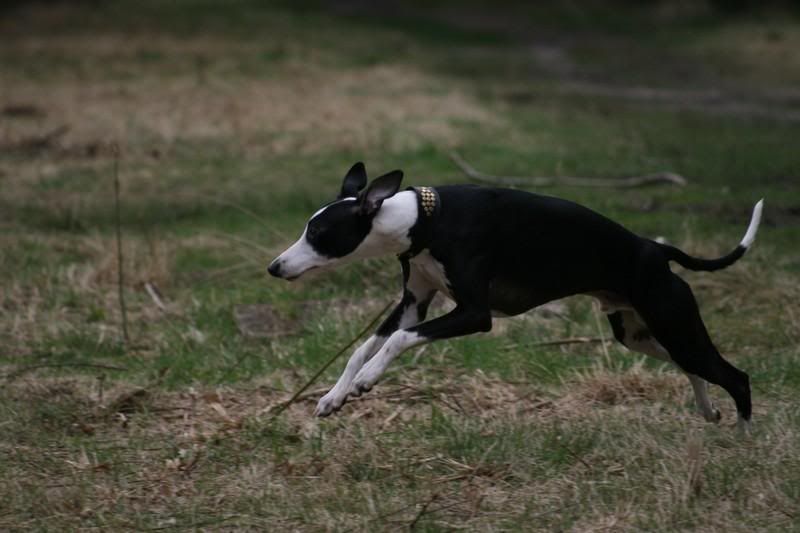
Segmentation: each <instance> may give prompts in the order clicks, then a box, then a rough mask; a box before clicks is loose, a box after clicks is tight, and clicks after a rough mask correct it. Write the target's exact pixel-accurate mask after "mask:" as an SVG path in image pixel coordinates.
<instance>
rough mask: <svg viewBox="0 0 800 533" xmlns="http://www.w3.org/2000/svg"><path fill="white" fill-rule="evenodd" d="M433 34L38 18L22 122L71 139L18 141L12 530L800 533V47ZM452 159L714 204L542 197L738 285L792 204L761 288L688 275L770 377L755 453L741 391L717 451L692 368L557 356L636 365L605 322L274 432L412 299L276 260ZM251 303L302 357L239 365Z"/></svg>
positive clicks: (272, 7)
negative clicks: (274, 269)
mask: <svg viewBox="0 0 800 533" xmlns="http://www.w3.org/2000/svg"><path fill="white" fill-rule="evenodd" d="M424 8H425V9H424V10H422V8H421V7H420V6H417V5H416V4H409V5H404V7H396V8H393V9H394V10H392V9H389V8H388V7H367V6H364V7H363V8H359V9H352V10H348V9H347V8H344V7H341V6H339V7H336V6H334V7H331V6H330V5H328V4H327V3H322V2H305V1H304V2H301V3H286V2H279V3H270V4H264V3H261V2H251V1H244V0H240V1H236V2H233V3H225V4H224V5H223V4H220V3H217V2H205V1H199V0H181V1H178V2H170V3H163V2H144V3H141V2H140V3H137V4H136V5H135V6H134V5H133V4H132V3H130V2H115V3H104V4H99V5H97V6H91V9H89V8H87V7H85V6H82V5H80V4H74V5H72V4H70V5H61V4H56V5H54V6H52V9H50V8H49V7H48V8H45V7H41V6H36V5H30V6H28V5H26V6H20V7H17V8H15V9H10V10H8V11H5V12H4V13H5V14H6V16H5V17H4V18H3V19H2V20H1V21H0V80H2V85H3V88H4V92H3V101H0V109H7V108H8V106H13V105H21V104H25V105H32V106H34V107H35V108H36V109H37V110H38V113H35V116H12V115H13V113H6V114H5V115H4V116H3V117H1V118H2V122H0V289H1V290H2V300H0V529H9V530H15V529H16V530H19V529H41V530H73V529H85V528H91V527H98V528H103V529H136V530H142V529H209V530H217V529H228V528H230V529H235V530H247V529H253V530H264V529H270V530H308V531H317V530H333V531H348V530H349V531H352V530H365V531H366V530H369V531H374V530H379V531H382V530H386V531H390V530H397V529H408V528H413V529H416V530H422V531H443V530H449V529H453V528H466V529H469V530H489V529H492V530H498V529H499V530H531V529H536V530H543V531H553V530H564V529H571V530H577V531H582V530H588V529H600V528H605V529H622V530H635V531H638V530H663V531H674V530H731V531H753V530H767V531H771V530H775V531H784V530H797V529H799V528H800V522H798V516H799V515H798V513H800V509H798V506H797V501H798V498H800V463H798V457H800V448H798V442H800V440H798V432H800V418H798V416H797V415H796V413H795V409H794V408H793V406H794V404H795V401H796V398H797V397H798V393H800V352H799V351H798V348H797V346H798V339H800V320H798V317H800V306H799V305H798V302H800V293H799V292H798V288H797V287H798V274H800V258H799V257H798V255H797V243H798V242H800V212H799V211H798V206H800V188H798V178H799V177H800V176H798V173H800V156H798V155H797V151H796V141H795V139H796V138H798V136H799V135H800V121H798V119H797V116H798V110H799V109H798V105H797V102H798V100H797V98H796V94H795V92H793V91H795V89H794V87H795V86H796V83H795V82H796V81H797V80H800V64H798V63H797V61H796V58H795V57H794V56H795V55H796V54H794V55H793V50H794V49H795V48H796V43H797V42H798V39H800V26H798V24H797V19H796V14H795V13H786V12H769V11H760V12H756V13H751V14H749V15H746V16H738V17H737V16H717V14H715V13H713V12H710V11H709V10H708V9H706V8H702V7H697V6H694V7H691V6H688V4H687V5H686V6H683V7H681V8H675V9H674V10H673V11H669V10H665V9H661V10H659V9H655V8H651V7H648V6H645V5H641V6H638V5H637V6H629V5H627V4H626V9H624V10H620V9H613V8H612V7H610V6H609V5H607V4H606V3H604V2H589V3H586V4H585V5H582V6H581V7H575V6H573V5H572V4H570V5H568V6H567V5H566V4H565V7H560V8H552V9H551V8H544V7H541V6H538V5H537V6H532V5H528V4H527V3H518V4H517V3H512V4H508V5H507V7H506V8H505V9H504V10H497V9H496V8H494V7H492V6H489V5H488V4H484V3H482V2H468V3H460V4H458V5H456V4H454V3H451V2H437V3H435V4H432V5H428V4H426V5H425V6H424ZM548 54H549V55H548ZM553 57H555V63H554V62H553V61H554V60H553V59H552V58H553ZM648 87H649V88H654V89H659V90H662V91H666V92H665V93H663V94H662V93H659V94H661V95H660V96H659V95H656V96H655V97H653V96H652V95H651V96H647V95H646V94H645V95H644V96H642V95H641V94H638V93H636V90H639V89H642V88H648ZM711 93H713V94H715V95H716V96H715V97H713V98H708V94H711ZM664 94H666V96H664ZM698 94H699V95H701V97H700V98H699V99H698V96H697V95H698ZM704 95H705V96H704ZM62 125H65V126H68V127H69V130H68V131H66V133H63V134H62V135H61V136H60V137H58V138H57V139H54V140H53V141H52V142H51V143H50V144H46V143H45V145H44V146H39V147H38V148H37V147H33V148H32V147H31V143H30V141H32V140H36V139H37V138H39V137H41V136H42V135H45V134H47V133H48V132H52V131H54V130H55V129H56V128H58V127H60V126H62ZM26 141H28V142H26ZM111 141H115V142H117V143H118V144H119V145H120V147H121V158H120V160H119V168H120V179H121V182H122V208H121V215H122V226H121V229H122V233H123V237H124V241H125V247H124V258H125V262H124V266H125V272H126V285H125V287H124V290H125V295H126V300H127V304H128V317H129V322H130V324H129V327H130V332H131V343H130V344H129V345H127V346H125V345H123V344H122V343H121V316H120V311H119V306H118V301H117V264H116V261H117V256H116V248H115V247H116V243H115V238H114V230H115V227H114V221H115V210H114V203H113V166H114V165H113V163H114V161H113V158H112V156H111V151H110V150H109V149H108V143H109V142H111ZM34 144H35V143H34ZM453 149H457V150H458V152H459V153H460V154H462V155H463V156H464V157H466V158H467V159H468V160H469V161H470V162H471V163H472V164H473V165H474V166H476V167H477V168H479V169H480V170H482V171H485V172H487V173H493V174H499V175H538V176H584V177H589V178H592V177H597V178H608V177H620V176H632V175H642V174H648V173H652V172H656V171H661V170H667V171H672V172H676V173H680V174H681V175H683V176H685V177H686V178H687V179H688V181H689V184H688V185H687V186H686V187H669V186H660V187H651V188H645V189H634V190H612V189H581V188H572V187H566V186H553V187H547V188H543V189H541V190H539V191H538V192H542V193H545V194H552V195H557V196H563V197H567V198H570V199H573V200H576V201H579V202H582V203H584V204H586V205H588V206H590V207H592V208H594V209H596V210H598V211H600V212H602V213H604V214H606V215H608V216H611V217H613V218H615V219H616V220H619V221H620V222H622V223H623V224H625V225H626V226H627V227H629V228H631V229H633V230H634V231H636V232H638V233H640V234H642V235H647V236H651V237H653V236H657V235H661V236H664V237H666V238H667V239H668V240H670V241H671V242H673V243H675V244H677V245H679V246H681V247H682V248H684V249H686V250H687V251H689V252H691V253H694V254H698V255H705V256H713V255H715V254H721V253H724V252H727V251H728V250H729V249H730V248H731V247H732V246H733V245H734V244H735V243H737V242H738V241H739V239H741V236H742V234H743V233H744V230H745V228H746V224H747V221H748V219H749V216H750V210H751V208H752V205H753V204H754V203H755V201H757V200H758V199H759V198H761V197H765V198H766V207H765V216H764V221H763V224H762V227H761V229H760V232H759V236H758V240H757V242H756V245H755V247H754V248H753V250H752V251H751V252H749V253H748V255H747V256H746V257H745V258H744V259H743V260H742V262H741V263H739V264H737V265H736V266H734V267H732V268H730V269H728V270H726V271H723V272H719V273H715V274H705V273H686V272H682V275H684V277H685V278H686V279H687V280H688V281H689V282H690V284H691V285H692V286H693V288H694V291H695V294H696V296H697V299H698V301H699V303H700V306H701V311H702V313H703V316H704V318H705V321H706V323H707V325H708V328H709V330H710V331H711V334H712V337H713V338H714V339H715V341H716V343H717V345H718V346H719V348H720V350H721V351H722V352H723V353H724V354H725V356H726V357H727V358H729V359H730V360H731V361H732V362H734V363H735V364H736V365H737V366H739V367H741V368H743V369H744V370H746V371H747V372H748V373H749V374H750V376H751V380H752V386H753V392H754V405H755V424H756V426H755V428H756V429H755V432H754V434H753V435H752V436H751V437H749V438H745V439H741V438H739V437H737V434H736V432H735V431H734V430H733V428H732V427H731V424H732V421H733V417H734V412H733V405H732V402H731V401H730V399H729V398H728V397H727V395H726V394H725V393H724V392H723V391H722V390H720V389H719V388H716V387H712V391H711V394H712V397H713V398H714V400H715V402H716V403H717V404H718V405H719V406H720V408H721V410H722V412H723V421H722V423H721V424H719V425H710V424H706V423H705V422H703V421H702V419H701V418H700V417H699V415H697V414H696V413H695V412H694V411H695V410H694V406H693V399H692V397H691V392H690V387H689V384H688V382H687V381H686V379H685V378H684V377H683V376H682V375H680V373H679V372H677V371H676V370H675V369H673V368H671V367H669V366H668V365H665V364H663V363H661V362H659V361H653V360H646V359H644V358H643V357H642V356H638V355H635V354H631V353H629V352H627V351H626V350H625V349H624V348H622V347H620V346H618V345H615V344H612V343H600V342H591V343H583V344H580V343H579V344H565V345H559V344H555V345H553V344H546V342H547V341H558V340H560V339H568V338H574V337H598V336H604V337H606V338H609V337H610V336H611V332H610V329H609V328H608V326H607V324H606V321H605V318H604V317H602V316H601V315H599V314H598V311H597V310H596V308H595V307H594V306H593V304H592V302H591V300H589V299H588V298H575V299H571V300H568V301H566V302H565V303H564V306H563V307H560V308H558V310H557V311H558V312H557V313H555V314H553V313H547V312H533V313H530V314H528V315H526V316H524V317H518V318H513V319H506V320H498V321H496V323H495V328H494V330H493V332H492V333H490V334H487V335H481V336H474V337H470V338H464V339H454V340H452V341H447V342H440V343H435V344H432V345H429V346H426V347H424V348H419V349H417V350H413V351H412V352H410V353H408V354H405V355H404V356H403V357H401V358H399V360H398V361H397V362H396V363H395V364H394V365H393V366H392V368H391V369H390V371H389V372H388V373H387V375H386V377H385V379H384V380H383V381H382V382H381V383H380V384H379V385H378V386H377V387H376V388H375V389H374V390H373V391H372V392H371V393H370V394H368V395H365V396H364V397H363V398H361V399H358V400H354V401H351V402H350V403H348V404H347V406H345V408H344V409H343V411H342V412H341V413H340V414H338V415H336V416H334V417H332V418H330V419H326V420H315V419H313V418H312V417H311V413H312V411H313V407H314V404H315V402H316V400H317V399H318V398H319V396H320V395H321V394H322V393H323V391H324V389H325V388H326V387H329V386H330V385H331V384H332V383H333V382H334V381H335V379H336V377H337V375H338V373H339V372H340V371H341V368H342V366H343V364H344V361H343V360H341V361H338V362H337V363H336V364H334V365H333V366H332V367H331V368H330V369H329V370H327V371H326V372H325V373H324V374H323V376H322V377H321V378H320V379H319V380H318V381H317V382H316V383H315V384H314V385H313V386H312V388H311V391H310V393H309V394H308V395H307V396H304V397H303V398H301V400H300V401H299V402H298V403H297V404H295V405H293V406H291V407H290V408H289V409H288V410H287V411H286V412H285V413H284V414H282V415H281V416H279V417H277V418H275V419H273V418H271V414H270V413H272V412H273V411H271V409H272V408H274V407H275V406H276V405H278V404H279V403H280V402H282V401H285V400H286V399H287V398H288V397H289V396H290V395H291V394H292V392H294V391H295V390H297V388H298V387H300V386H301V385H302V384H303V383H305V381H306V380H307V379H308V378H309V377H310V376H311V375H312V374H313V373H314V372H315V371H316V370H317V369H318V368H319V367H320V366H321V365H322V364H323V363H324V362H325V361H326V360H327V359H328V358H329V357H330V356H331V355H332V354H333V353H334V352H335V351H336V350H338V349H339V348H340V347H342V346H344V345H346V344H347V343H348V342H349V341H350V340H351V339H352V338H353V337H354V336H355V335H356V334H357V333H358V332H359V331H360V330H361V329H362V327H363V326H364V325H365V324H366V323H368V322H369V321H370V320H371V319H372V317H373V316H374V315H375V314H376V313H377V312H378V311H379V310H380V309H381V308H382V307H383V306H384V305H385V304H386V303H387V302H389V301H390V300H392V299H395V300H396V299H398V298H399V296H400V287H399V279H400V273H399V268H398V266H397V264H396V262H395V261H394V260H393V259H392V258H385V259H379V260H371V261H367V262H365V263H361V264H354V265H349V266H346V267H343V268H342V269H340V270H337V271H335V272H331V273H327V274H325V275H321V276H317V277H314V278H311V279H308V280H307V281H304V282H302V283H296V284H288V283H281V282H279V281H275V280H271V279H267V277H266V276H265V273H264V270H265V267H266V265H267V264H268V261H269V260H270V259H271V258H273V257H274V256H275V255H277V254H278V253H279V252H280V251H282V250H283V249H284V248H285V247H286V246H287V245H288V244H290V243H291V242H292V241H293V240H294V239H295V238H296V237H297V235H299V233H300V231H301V228H302V226H303V224H304V222H305V220H306V219H307V217H308V215H309V214H310V213H313V212H314V211H315V210H316V209H317V208H318V207H319V205H321V204H323V203H325V202H327V201H329V200H330V199H331V198H332V197H333V196H334V195H335V194H336V191H337V190H338V187H339V185H340V180H341V177H342V175H343V173H344V172H345V171H346V169H347V168H349V166H350V165H352V163H353V162H354V161H357V160H363V161H365V162H366V164H367V168H368V171H369V172H370V175H372V176H374V175H378V173H380V172H383V171H387V170H390V169H393V168H402V169H403V170H404V172H405V175H406V178H405V179H406V183H407V184H409V185H412V184H413V185H421V184H430V185H434V184H442V183H462V182H464V181H466V178H465V176H464V175H463V174H461V172H460V171H459V169H458V168H457V167H456V166H455V165H454V164H453V163H452V162H451V160H450V159H449V157H448V153H449V152H450V150H453ZM147 284H150V286H151V288H152V287H154V288H155V289H156V290H158V292H159V293H160V305H159V304H158V303H156V302H155V301H154V300H153V298H151V296H150V295H149V294H148V292H147V291H146V288H145V287H146V286H147ZM440 304H441V302H437V303H435V304H434V309H433V314H436V313H441V312H443V307H442V305H440ZM161 305H163V308H162V307H161ZM246 305H249V306H262V308H266V309H269V310H270V313H272V314H268V315H265V316H266V318H264V319H263V320H262V322H263V323H262V325H263V326H264V328H265V329H266V330H267V331H268V332H269V333H270V334H269V335H265V336H250V335H245V334H244V333H243V332H242V331H241V329H240V327H239V325H238V324H237V320H236V318H235V316H236V310H237V309H240V308H241V307H240V306H246ZM263 306H266V307H263ZM543 343H545V344H543Z"/></svg>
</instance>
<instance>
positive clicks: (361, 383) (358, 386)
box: [350, 373, 377, 398]
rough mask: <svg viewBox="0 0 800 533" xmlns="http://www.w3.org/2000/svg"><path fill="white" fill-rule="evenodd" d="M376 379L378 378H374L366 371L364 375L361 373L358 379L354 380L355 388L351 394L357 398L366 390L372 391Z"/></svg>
mask: <svg viewBox="0 0 800 533" xmlns="http://www.w3.org/2000/svg"><path fill="white" fill-rule="evenodd" d="M376 381H377V379H376V378H373V377H372V376H371V375H370V374H369V373H364V374H363V375H362V373H359V374H358V375H357V376H356V379H354V380H353V388H352V390H351V391H350V395H351V396H355V397H356V398H357V397H359V396H361V395H362V394H364V393H365V392H369V391H371V390H372V387H374V386H375V382H376Z"/></svg>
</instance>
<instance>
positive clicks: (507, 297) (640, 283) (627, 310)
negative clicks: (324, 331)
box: [268, 163, 763, 431]
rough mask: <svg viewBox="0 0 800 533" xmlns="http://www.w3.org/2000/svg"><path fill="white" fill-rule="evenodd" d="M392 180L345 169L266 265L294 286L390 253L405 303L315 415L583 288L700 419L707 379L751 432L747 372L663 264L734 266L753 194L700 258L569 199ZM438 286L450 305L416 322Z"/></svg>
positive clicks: (715, 414) (750, 237)
mask: <svg viewBox="0 0 800 533" xmlns="http://www.w3.org/2000/svg"><path fill="white" fill-rule="evenodd" d="M402 178H403V173H402V172H401V171H399V170H395V171H393V172H389V173H388V174H385V175H383V176H380V177H378V178H375V179H374V180H372V182H371V183H369V186H367V174H366V170H365V168H364V165H363V164H362V163H356V164H355V165H354V166H353V167H352V168H351V169H350V171H349V172H348V173H347V175H346V176H345V178H344V181H343V183H342V188H341V191H340V192H339V196H338V198H337V199H336V200H335V201H333V202H331V203H329V204H327V205H325V206H323V207H322V208H321V209H319V210H318V211H317V212H316V213H314V214H313V215H312V216H311V218H310V219H309V221H308V223H307V224H306V226H305V229H304V231H303V234H302V235H301V236H300V239H298V241H297V242H295V243H294V244H293V245H292V246H291V247H289V248H288V249H287V250H286V251H285V252H283V253H282V254H280V255H279V256H278V257H277V258H276V259H275V260H274V261H272V263H271V264H270V265H269V268H268V271H269V273H270V274H271V275H273V276H276V277H279V278H283V279H287V280H295V279H297V278H299V277H300V276H302V275H303V274H305V273H306V272H309V271H311V270H315V269H322V268H330V267H332V266H334V265H339V264H342V263H345V262H347V261H351V260H354V259H363V258H367V257H376V256H382V255H388V254H395V255H396V256H397V257H398V259H399V261H400V266H401V268H402V273H403V297H402V300H401V301H400V303H399V304H398V305H397V307H396V308H395V309H394V311H393V312H392V313H391V314H390V315H389V317H388V318H387V319H386V320H385V321H384V322H383V323H382V324H381V325H380V326H379V327H378V329H377V331H376V332H375V333H374V334H373V335H372V336H370V337H369V339H367V341H366V342H364V344H363V345H361V346H360V347H359V348H358V349H357V350H356V351H355V352H354V353H353V355H352V356H351V357H350V360H349V361H348V362H347V366H346V367H345V370H344V372H343V373H342V375H341V377H340V378H339V380H338V382H337V383H336V385H335V386H334V387H333V388H332V389H331V390H330V392H328V393H327V394H326V395H325V396H323V397H322V399H320V401H319V403H318V405H317V408H316V411H315V414H316V415H317V416H328V415H330V414H331V413H332V412H334V411H337V410H339V409H340V408H341V407H342V405H343V404H344V403H345V401H346V400H347V397H348V396H349V395H353V396H359V395H361V394H362V393H365V392H367V391H369V390H370V389H372V387H373V386H374V385H375V383H376V382H377V381H378V379H379V378H380V377H381V375H382V374H383V373H384V371H385V370H386V368H387V367H388V366H389V364H390V363H391V362H392V360H394V358H395V357H397V356H398V355H400V354H401V353H403V352H404V351H406V350H408V349H409V348H413V347H415V346H419V345H421V344H424V343H428V342H431V341H434V340H438V339H448V338H452V337H460V336H462V335H469V334H472V333H478V332H485V331H489V330H490V329H491V328H492V317H493V316H513V315H518V314H520V313H524V312H526V311H528V310H530V309H533V308H534V307H536V306H538V305H542V304H544V303H546V302H549V301H551V300H556V299H559V298H564V297H567V296H571V295H575V294H587V295H591V296H594V297H595V298H597V299H598V300H599V301H600V303H601V308H602V309H603V311H604V312H605V313H606V314H607V316H608V320H609V322H610V323H611V328H612V330H613V332H614V336H615V338H616V339H617V340H618V341H619V342H621V343H622V344H623V345H625V346H626V347H628V348H629V349H630V350H634V351H637V352H641V353H644V354H647V355H650V356H653V357H657V358H659V359H662V360H666V361H671V362H673V363H675V364H676V365H677V366H678V367H680V368H681V369H682V370H683V371H684V372H685V373H686V375H687V376H688V378H689V381H690V383H691V385H692V388H693V390H694V395H695V400H696V402H697V407H698V409H699V410H700V412H701V413H702V415H703V416H704V417H705V419H706V420H708V421H712V422H716V421H718V420H719V419H720V412H719V411H718V410H717V409H716V408H715V407H714V405H713V404H712V403H711V401H710V399H709V397H708V392H707V387H708V383H714V384H716V385H719V386H721V387H722V388H723V389H725V390H726V391H727V392H728V394H730V395H731V397H732V398H733V400H734V402H735V403H736V410H737V413H738V420H737V425H738V426H739V428H740V429H742V430H744V431H747V430H748V429H749V424H750V418H751V400H750V380H749V377H748V375H747V374H746V373H744V372H742V371H741V370H739V369H737V368H736V367H734V366H733V365H731V364H730V363H729V362H727V361H726V360H725V359H723V358H722V356H721V355H720V354H719V352H718V351H717V349H716V347H715V346H714V344H713V343H712V341H711V339H710V337H709V335H708V332H707V331H706V328H705V325H704V324H703V320H702V319H701V318H700V312H699V310H698V308H697V303H696V301H695V298H694V295H693V293H692V290H691V289H690V287H689V285H688V284H687V283H686V282H685V281H684V280H683V279H681V278H680V277H679V276H678V275H677V274H675V273H674V272H672V271H671V270H670V266H669V262H670V261H674V262H676V263H678V264H680V265H681V266H683V267H685V268H687V269H689V270H696V271H709V272H710V271H714V270H719V269H721V268H725V267H727V266H730V265H732V264H733V263H734V262H736V261H737V260H738V259H740V258H741V257H742V256H743V255H744V253H745V252H746V251H747V249H748V248H749V247H750V245H752V243H753V241H754V240H755V237H756V232H757V230H758V226H759V222H760V220H761V210H762V207H763V200H761V201H759V202H758V203H757V204H756V205H755V208H754V209H753V214H752V218H751V220H750V225H749V227H748V228H747V232H746V233H745V236H744V238H743V239H742V241H741V242H740V243H739V245H738V246H737V247H736V248H735V249H734V250H733V251H731V252H730V253H729V254H727V255H725V256H724V257H720V258H717V259H699V258H696V257H692V256H689V255H687V254H686V253H684V252H682V251H681V250H679V249H678V248H675V247H673V246H670V245H667V244H661V243H658V242H656V241H653V240H651V239H647V238H644V237H640V236H638V235H636V234H634V233H632V232H631V231H629V230H627V229H626V228H624V227H622V226H621V225H619V224H617V223H616V222H614V221H612V220H610V219H608V218H606V217H604V216H602V215H600V214H598V213H595V212H594V211H591V210H590V209H588V208H586V207H583V206H581V205H578V204H576V203H573V202H570V201H567V200H562V199H558V198H553V197H549V196H543V195H539V194H532V193H528V192H523V191H519V190H511V189H501V188H488V187H479V186H472V185H447V186H442V187H416V188H409V189H405V190H402V191H401V190H400V184H401V181H402ZM437 292H441V293H443V294H444V295H446V296H447V297H448V298H450V299H452V300H453V301H454V302H455V308H454V309H453V310H452V311H450V312H449V313H447V314H445V315H443V316H440V317H437V318H434V319H432V320H428V321H425V317H426V314H427V311H428V305H429V304H430V303H431V300H432V299H433V297H434V295H435V294H436V293H437Z"/></svg>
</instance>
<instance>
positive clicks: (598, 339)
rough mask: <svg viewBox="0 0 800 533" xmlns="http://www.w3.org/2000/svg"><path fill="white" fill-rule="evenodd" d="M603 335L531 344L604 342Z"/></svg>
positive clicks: (550, 344) (556, 344) (558, 344)
mask: <svg viewBox="0 0 800 533" xmlns="http://www.w3.org/2000/svg"><path fill="white" fill-rule="evenodd" d="M606 340H608V339H606V338H605V337H568V338H566V339H556V340H552V341H544V342H537V343H536V344H533V345H532V346H535V347H539V346H562V345H565V344H589V343H593V342H605V341H606Z"/></svg>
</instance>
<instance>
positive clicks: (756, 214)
mask: <svg viewBox="0 0 800 533" xmlns="http://www.w3.org/2000/svg"><path fill="white" fill-rule="evenodd" d="M763 208H764V199H763V198H762V199H761V200H759V201H758V203H756V206H755V207H754V208H753V216H752V218H750V225H749V226H747V233H745V234H744V238H743V239H742V242H740V243H739V245H740V246H744V247H745V248H750V245H751V244H753V241H754V240H756V233H758V225H759V224H761V210H762V209H763Z"/></svg>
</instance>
